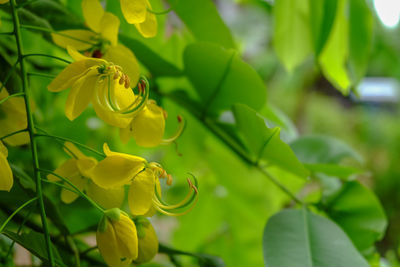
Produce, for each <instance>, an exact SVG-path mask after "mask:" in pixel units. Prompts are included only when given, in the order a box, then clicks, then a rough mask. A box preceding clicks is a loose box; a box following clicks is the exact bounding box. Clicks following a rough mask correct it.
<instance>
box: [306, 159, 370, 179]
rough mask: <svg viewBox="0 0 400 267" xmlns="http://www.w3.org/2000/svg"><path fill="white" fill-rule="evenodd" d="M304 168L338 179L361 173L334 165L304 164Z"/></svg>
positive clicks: (351, 168) (350, 168)
mask: <svg viewBox="0 0 400 267" xmlns="http://www.w3.org/2000/svg"><path fill="white" fill-rule="evenodd" d="M304 166H305V167H306V168H307V169H309V170H310V171H311V172H313V173H324V174H326V175H330V176H336V177H340V178H348V177H349V176H351V175H354V174H360V173H363V171H362V170H360V169H358V168H354V167H350V166H343V165H336V164H318V163H316V164H307V163H305V164H304Z"/></svg>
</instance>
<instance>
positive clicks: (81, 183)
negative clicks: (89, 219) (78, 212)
mask: <svg viewBox="0 0 400 267" xmlns="http://www.w3.org/2000/svg"><path fill="white" fill-rule="evenodd" d="M65 178H67V179H68V180H69V181H70V182H71V183H72V184H73V185H75V186H76V187H77V188H78V189H79V190H81V191H82V190H83V189H84V188H85V186H86V183H87V181H88V180H87V179H86V178H85V177H83V176H82V175H81V174H80V173H78V172H77V173H76V174H75V175H72V176H67V177H65ZM65 186H67V187H69V188H70V189H72V190H74V189H73V187H72V186H70V185H68V184H66V185H65ZM78 197H79V195H78V194H76V193H74V192H72V191H70V190H67V189H64V188H63V189H61V200H62V201H63V202H64V203H66V204H70V203H72V202H74V201H75V200H76V199H77V198H78Z"/></svg>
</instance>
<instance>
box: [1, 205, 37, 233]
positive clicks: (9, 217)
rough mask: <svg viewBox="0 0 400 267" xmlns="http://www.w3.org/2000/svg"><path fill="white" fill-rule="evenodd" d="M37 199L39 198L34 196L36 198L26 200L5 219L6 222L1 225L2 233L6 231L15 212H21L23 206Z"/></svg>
mask: <svg viewBox="0 0 400 267" xmlns="http://www.w3.org/2000/svg"><path fill="white" fill-rule="evenodd" d="M37 199H38V198H37V197H34V198H32V199H30V200H28V201H27V202H25V203H24V204H22V205H21V206H19V208H18V209H16V210H15V211H14V212H13V213H12V214H11V215H10V216H8V218H7V220H5V221H4V223H3V224H2V225H1V226H0V233H2V232H3V231H4V228H6V226H7V224H8V223H9V222H10V221H11V219H12V218H13V217H14V216H15V214H17V213H18V212H20V211H21V210H22V209H23V208H25V207H26V206H28V205H29V204H31V203H32V202H33V201H36V200H37Z"/></svg>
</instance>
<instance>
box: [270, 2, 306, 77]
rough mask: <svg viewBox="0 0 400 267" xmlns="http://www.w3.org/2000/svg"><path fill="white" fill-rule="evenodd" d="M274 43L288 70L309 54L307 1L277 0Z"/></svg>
mask: <svg viewBox="0 0 400 267" xmlns="http://www.w3.org/2000/svg"><path fill="white" fill-rule="evenodd" d="M274 14H275V21H274V45H275V50H276V53H277V54H278V57H279V59H280V60H281V61H282V63H283V65H284V66H285V67H286V69H287V70H288V71H292V70H293V69H294V68H296V67H297V66H299V65H300V64H301V63H302V62H303V61H304V60H305V59H306V57H307V56H309V55H310V54H311V47H312V44H311V36H310V30H309V27H310V26H309V19H308V17H309V7H308V1H298V0H277V1H275V6H274Z"/></svg>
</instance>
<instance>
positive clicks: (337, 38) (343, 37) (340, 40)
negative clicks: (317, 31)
mask: <svg viewBox="0 0 400 267" xmlns="http://www.w3.org/2000/svg"><path fill="white" fill-rule="evenodd" d="M346 3H347V2H346V1H345V0H339V1H338V7H337V12H336V18H335V22H334V25H333V28H332V31H331V34H330V36H329V38H328V42H327V43H326V45H325V47H324V49H323V50H322V53H321V54H320V57H319V59H318V60H319V64H320V66H321V69H322V72H323V73H324V75H325V77H326V78H327V79H328V80H329V82H331V83H332V84H333V85H334V86H335V87H336V88H337V89H338V90H340V91H341V92H342V93H343V94H344V95H347V94H348V93H349V92H350V86H351V80H350V77H349V74H348V72H347V68H346V64H347V60H348V57H349V46H348V38H349V37H348V24H349V22H348V19H347V17H346V14H345V8H346Z"/></svg>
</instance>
